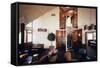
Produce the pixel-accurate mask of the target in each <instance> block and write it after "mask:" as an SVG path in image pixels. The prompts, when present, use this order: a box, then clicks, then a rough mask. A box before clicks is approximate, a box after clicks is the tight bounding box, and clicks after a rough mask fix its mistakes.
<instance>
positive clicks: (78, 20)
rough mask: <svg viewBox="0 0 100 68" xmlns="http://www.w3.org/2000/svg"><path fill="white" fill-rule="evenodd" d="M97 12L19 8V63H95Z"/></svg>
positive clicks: (35, 6)
mask: <svg viewBox="0 0 100 68" xmlns="http://www.w3.org/2000/svg"><path fill="white" fill-rule="evenodd" d="M96 13H97V9H96V8H94V7H78V6H58V5H53V6H52V5H31V4H30V5H25V4H22V5H19V24H18V25H19V32H18V34H19V44H18V59H19V61H18V63H19V64H22V65H23V64H49V63H68V62H81V61H96V60H97V42H96V39H97V38H96V35H97V34H96V31H97V30H96V29H97V24H96V23H97V20H96V17H97V14H96Z"/></svg>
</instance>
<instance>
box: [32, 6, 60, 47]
mask: <svg viewBox="0 0 100 68" xmlns="http://www.w3.org/2000/svg"><path fill="white" fill-rule="evenodd" d="M51 14H55V16H51ZM38 28H46V29H47V32H38ZM58 28H59V7H55V8H54V9H52V10H51V11H49V12H47V13H45V14H44V15H42V16H40V17H39V18H37V19H36V20H34V21H33V44H39V43H40V44H44V47H45V48H48V46H50V43H51V42H50V41H49V40H48V39H47V36H48V33H51V32H53V33H54V34H56V30H57V29H58ZM53 45H54V46H56V42H55V41H54V42H53Z"/></svg>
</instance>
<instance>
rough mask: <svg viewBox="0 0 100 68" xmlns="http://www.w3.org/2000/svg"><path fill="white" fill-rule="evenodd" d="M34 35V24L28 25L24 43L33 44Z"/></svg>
mask: <svg viewBox="0 0 100 68" xmlns="http://www.w3.org/2000/svg"><path fill="white" fill-rule="evenodd" d="M32 33H33V29H32V22H30V23H28V24H27V25H26V26H25V37H24V38H25V39H24V40H25V41H24V42H26V43H27V42H32Z"/></svg>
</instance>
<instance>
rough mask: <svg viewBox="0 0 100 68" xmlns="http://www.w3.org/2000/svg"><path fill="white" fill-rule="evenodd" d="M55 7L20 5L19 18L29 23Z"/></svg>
mask: <svg viewBox="0 0 100 68" xmlns="http://www.w3.org/2000/svg"><path fill="white" fill-rule="evenodd" d="M55 7H56V6H41V5H20V6H19V18H23V17H24V21H25V23H29V22H31V21H33V20H35V19H36V18H38V17H40V16H41V15H43V14H45V13H46V12H48V11H50V10H52V9H53V8H55Z"/></svg>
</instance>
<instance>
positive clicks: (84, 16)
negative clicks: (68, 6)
mask: <svg viewBox="0 0 100 68" xmlns="http://www.w3.org/2000/svg"><path fill="white" fill-rule="evenodd" d="M90 24H96V9H94V8H78V28H82V29H84V25H90ZM82 43H83V44H85V32H84V30H82Z"/></svg>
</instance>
